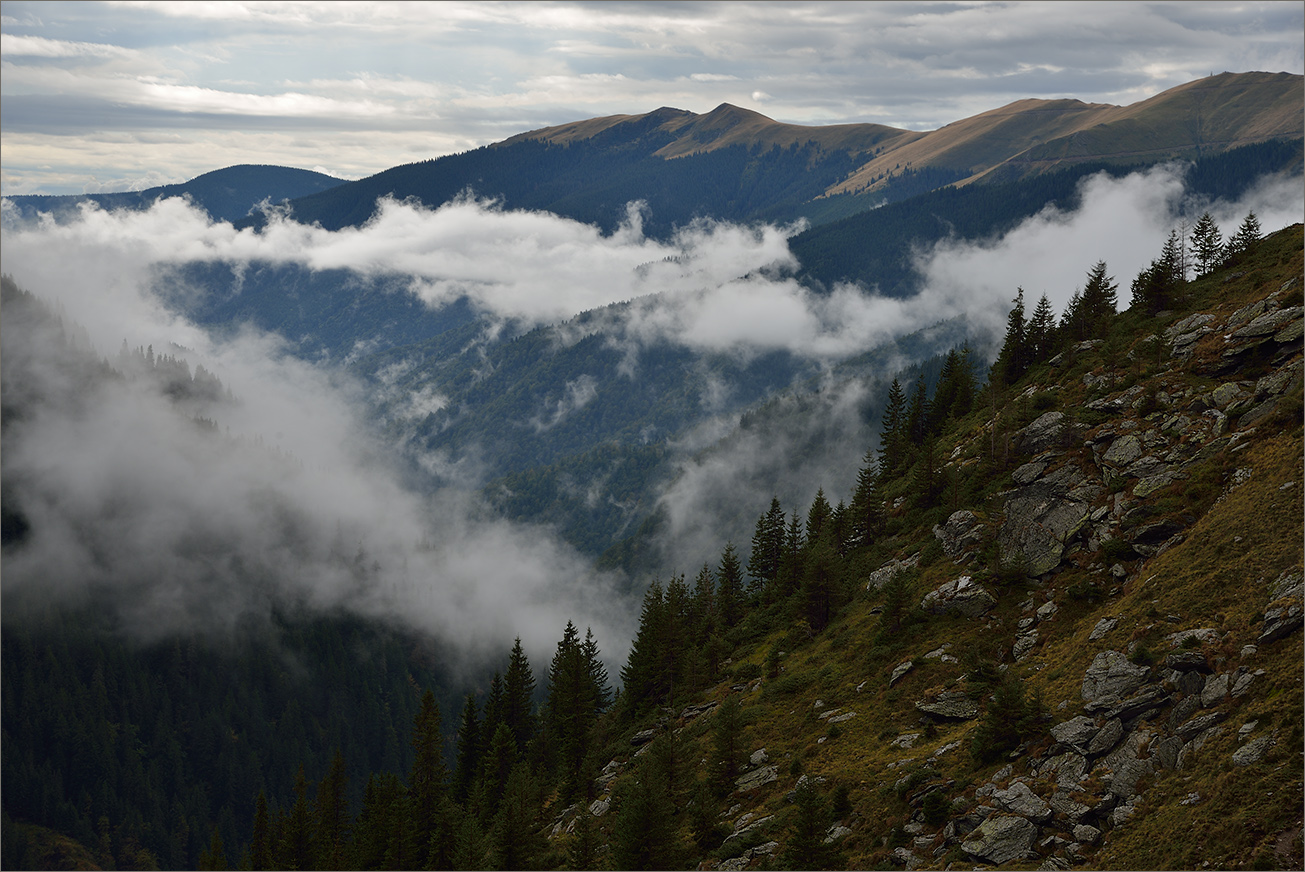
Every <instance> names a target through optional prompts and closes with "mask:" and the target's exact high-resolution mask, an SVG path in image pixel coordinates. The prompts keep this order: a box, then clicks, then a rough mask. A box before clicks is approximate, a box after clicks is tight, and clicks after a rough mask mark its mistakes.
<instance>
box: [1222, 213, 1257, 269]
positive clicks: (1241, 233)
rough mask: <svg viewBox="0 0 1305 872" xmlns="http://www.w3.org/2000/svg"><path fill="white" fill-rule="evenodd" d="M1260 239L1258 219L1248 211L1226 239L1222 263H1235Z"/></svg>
mask: <svg viewBox="0 0 1305 872" xmlns="http://www.w3.org/2000/svg"><path fill="white" fill-rule="evenodd" d="M1259 241H1260V219H1259V218H1256V217H1255V213H1254V212H1248V213H1247V214H1246V218H1245V219H1243V220H1242V224H1241V226H1240V227H1238V228H1237V232H1236V233H1234V234H1233V235H1232V236H1231V237H1229V239H1228V245H1227V246H1226V247H1225V249H1224V263H1228V264H1232V263H1236V262H1237V261H1238V260H1239V259H1240V258H1241V257H1242V256H1243V255H1244V254H1246V252H1247V251H1250V249H1251V248H1252V247H1253V246H1254V245H1255V243H1257V242H1259Z"/></svg>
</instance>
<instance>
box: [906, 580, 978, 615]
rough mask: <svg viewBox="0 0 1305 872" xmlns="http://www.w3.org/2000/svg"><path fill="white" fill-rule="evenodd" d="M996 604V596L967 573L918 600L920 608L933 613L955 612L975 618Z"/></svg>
mask: <svg viewBox="0 0 1305 872" xmlns="http://www.w3.org/2000/svg"><path fill="white" fill-rule="evenodd" d="M996 604H997V598H996V597H994V596H993V595H992V594H990V593H988V591H987V590H986V589H985V588H984V587H983V585H981V584H979V583H978V582H977V581H975V580H974V579H973V578H971V577H970V576H968V575H962V576H961V577H960V578H955V579H952V580H951V581H949V582H947V583H946V584H944V585H941V586H939V587H938V588H937V589H935V590H931V591H929V593H927V594H925V595H924V599H922V600H920V608H922V609H924V610H925V611H926V612H929V613H930V614H933V615H942V614H957V615H964V616H966V617H968V618H977V617H979V616H980V615H982V614H983V613H984V612H986V611H988V610H989V609H991V608H992V607H993V606H995V605H996Z"/></svg>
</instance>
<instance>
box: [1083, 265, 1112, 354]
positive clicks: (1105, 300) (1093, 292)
mask: <svg viewBox="0 0 1305 872" xmlns="http://www.w3.org/2000/svg"><path fill="white" fill-rule="evenodd" d="M1118 291H1119V285H1117V284H1115V281H1114V279H1113V277H1111V276H1109V275H1107V274H1106V262H1105V261H1104V260H1099V261H1097V262H1096V264H1095V265H1094V266H1093V267H1092V269H1090V270H1088V276H1087V282H1086V283H1085V284H1084V285H1083V297H1082V301H1083V318H1084V322H1085V327H1086V330H1085V336H1084V338H1091V337H1098V336H1101V335H1103V334H1104V332H1105V328H1106V327H1107V326H1108V325H1109V323H1110V319H1111V318H1113V317H1114V315H1115V309H1116V307H1117V306H1118V305H1119V297H1118Z"/></svg>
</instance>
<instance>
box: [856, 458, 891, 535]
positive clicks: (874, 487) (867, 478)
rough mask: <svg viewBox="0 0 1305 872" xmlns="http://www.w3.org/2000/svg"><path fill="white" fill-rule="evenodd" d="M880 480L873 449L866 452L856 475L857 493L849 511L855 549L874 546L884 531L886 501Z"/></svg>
mask: <svg viewBox="0 0 1305 872" xmlns="http://www.w3.org/2000/svg"><path fill="white" fill-rule="evenodd" d="M879 478H880V476H879V472H878V470H877V469H876V465H875V459H874V449H873V448H872V449H869V450H868V451H866V453H865V459H864V461H863V462H862V464H861V469H860V470H859V471H858V472H857V474H856V491H855V492H854V493H853V494H852V505H851V506H850V507H849V509H848V515H849V517H850V523H851V527H850V530H851V533H850V535H851V540H852V544H853V546H854V547H855V546H861V547H869V546H870V545H873V544H874V541H875V539H876V538H877V537H878V536H879V533H880V531H881V530H882V529H883V524H884V499H883V494H882V493H881V492H880V490H879Z"/></svg>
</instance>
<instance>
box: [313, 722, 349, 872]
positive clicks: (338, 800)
mask: <svg viewBox="0 0 1305 872" xmlns="http://www.w3.org/2000/svg"><path fill="white" fill-rule="evenodd" d="M348 789H349V783H348V775H347V774H346V773H345V767H344V754H343V753H342V752H341V751H340V749H338V748H337V749H336V751H335V755H334V756H333V757H332V758H331V767H330V769H328V770H327V773H326V775H325V777H323V778H322V780H321V781H320V782H318V785H317V807H316V809H315V814H314V818H315V820H316V824H317V833H316V839H315V850H314V854H315V855H316V858H317V865H318V867H319V868H321V869H343V868H344V866H345V862H344V861H345V846H346V845H347V844H348V841H349V819H350V815H349V795H348Z"/></svg>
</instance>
